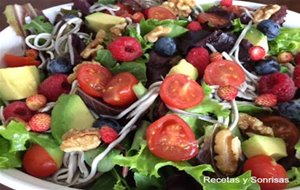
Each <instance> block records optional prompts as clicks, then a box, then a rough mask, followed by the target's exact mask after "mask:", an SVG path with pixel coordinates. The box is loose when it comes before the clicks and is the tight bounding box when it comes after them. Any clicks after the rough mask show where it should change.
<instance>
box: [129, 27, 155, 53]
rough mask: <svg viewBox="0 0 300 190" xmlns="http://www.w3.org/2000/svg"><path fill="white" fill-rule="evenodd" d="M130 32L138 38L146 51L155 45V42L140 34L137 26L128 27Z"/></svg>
mask: <svg viewBox="0 0 300 190" xmlns="http://www.w3.org/2000/svg"><path fill="white" fill-rule="evenodd" d="M128 32H129V36H131V37H134V38H136V39H137V40H138V41H139V42H140V44H141V45H142V48H143V52H144V53H145V52H146V51H147V50H149V49H151V48H152V47H153V43H151V42H147V41H146V40H144V38H143V37H142V36H141V35H140V34H138V32H137V31H136V29H135V28H133V27H130V28H129V29H128Z"/></svg>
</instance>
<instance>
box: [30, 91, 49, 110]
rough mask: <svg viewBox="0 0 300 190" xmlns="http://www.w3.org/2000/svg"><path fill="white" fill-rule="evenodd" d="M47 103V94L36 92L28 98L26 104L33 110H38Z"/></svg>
mask: <svg viewBox="0 0 300 190" xmlns="http://www.w3.org/2000/svg"><path fill="white" fill-rule="evenodd" d="M46 103H47V98H46V96H44V95H42V94H35V95H33V96H30V97H28V98H27V99H26V105H27V107H28V108H29V109H31V110H32V111H37V110H39V109H41V108H42V107H44V106H45V105H46Z"/></svg>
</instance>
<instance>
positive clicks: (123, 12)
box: [116, 2, 132, 17]
mask: <svg viewBox="0 0 300 190" xmlns="http://www.w3.org/2000/svg"><path fill="white" fill-rule="evenodd" d="M116 5H117V6H118V7H120V10H118V11H116V15H117V16H120V17H131V13H132V10H131V9H130V7H129V6H127V5H124V4H122V3H119V2H118V3H116Z"/></svg>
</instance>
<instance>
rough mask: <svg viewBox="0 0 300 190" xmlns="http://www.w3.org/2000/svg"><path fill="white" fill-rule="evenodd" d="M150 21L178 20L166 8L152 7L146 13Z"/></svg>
mask: <svg viewBox="0 0 300 190" xmlns="http://www.w3.org/2000/svg"><path fill="white" fill-rule="evenodd" d="M145 13H146V15H147V18H148V19H157V20H167V19H176V15H174V14H173V13H172V12H171V11H169V10H168V9H166V8H164V7H160V6H157V7H150V8H149V9H147V10H146V11H145Z"/></svg>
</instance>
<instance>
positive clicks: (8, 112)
mask: <svg viewBox="0 0 300 190" xmlns="http://www.w3.org/2000/svg"><path fill="white" fill-rule="evenodd" d="M32 115H33V112H32V111H31V110H30V109H29V108H28V107H27V105H26V104H25V102H21V101H16V102H13V103H11V104H9V105H8V106H6V107H5V108H4V110H3V116H4V118H5V120H8V119H10V118H17V119H21V120H23V121H25V122H28V121H29V120H30V118H31V117H32Z"/></svg>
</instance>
